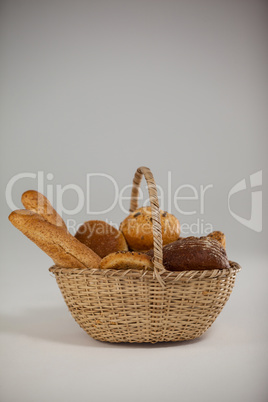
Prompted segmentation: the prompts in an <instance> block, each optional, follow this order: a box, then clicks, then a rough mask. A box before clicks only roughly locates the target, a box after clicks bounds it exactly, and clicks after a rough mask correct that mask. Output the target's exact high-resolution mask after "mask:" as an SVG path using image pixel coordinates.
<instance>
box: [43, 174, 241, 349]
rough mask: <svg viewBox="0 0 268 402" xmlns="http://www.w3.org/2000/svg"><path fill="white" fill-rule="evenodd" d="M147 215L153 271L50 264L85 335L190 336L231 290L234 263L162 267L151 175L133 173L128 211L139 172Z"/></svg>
mask: <svg viewBox="0 0 268 402" xmlns="http://www.w3.org/2000/svg"><path fill="white" fill-rule="evenodd" d="M143 174H144V175H145V178H146V180H147V184H148V189H149V195H150V201H151V207H152V218H153V234H154V272H152V271H136V270H132V269H129V270H113V269H110V270H102V269H91V268H88V269H81V268H59V267H56V266H54V267H51V268H50V271H51V272H52V273H53V274H54V275H55V277H56V280H57V283H58V286H59V288H60V290H61V293H62V295H63V297H64V300H65V302H66V304H67V306H68V308H69V310H70V312H71V314H72V316H73V318H74V319H75V320H76V322H77V323H78V324H79V325H80V326H81V328H83V329H84V330H85V331H86V332H87V333H88V334H89V335H90V336H92V337H93V338H95V339H97V340H100V341H108V342H138V343H141V342H151V343H156V342H168V341H183V340H189V339H195V338H197V337H199V336H201V335H202V334H203V333H204V332H205V331H206V330H207V329H208V328H209V327H210V326H211V324H212V323H213V322H214V321H215V319H216V318H217V316H218V315H219V313H220V312H221V310H222V308H223V307H224V305H225V303H226V302H227V300H228V299H229V297H230V294H231V292H232V289H233V286H234V283H235V278H236V274H237V272H238V271H239V270H240V269H241V268H240V266H239V265H238V264H237V263H234V262H230V265H231V268H230V269H224V270H217V269H215V270H205V271H198V270H196V271H182V272H169V271H166V270H165V269H164V267H163V264H162V258H163V255H162V234H161V225H160V215H159V205H158V198H157V192H156V186H155V183H154V179H153V175H152V173H151V172H150V170H149V169H148V168H139V169H138V170H137V172H136V174H135V177H134V181H133V189H132V200H131V206H130V211H133V210H135V209H137V195H138V189H139V185H140V182H141V178H142V175H143Z"/></svg>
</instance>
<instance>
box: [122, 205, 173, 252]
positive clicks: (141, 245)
mask: <svg viewBox="0 0 268 402" xmlns="http://www.w3.org/2000/svg"><path fill="white" fill-rule="evenodd" d="M160 219H161V227H162V237H163V244H164V245H165V244H168V243H171V242H173V241H175V240H177V239H178V238H179V236H180V223H179V221H178V219H177V218H176V217H175V216H174V215H171V214H169V213H168V212H164V211H161V210H160ZM120 230H121V231H122V232H123V235H124V236H125V239H126V241H127V243H128V246H129V248H130V249H131V250H135V251H141V252H144V251H148V250H150V249H151V248H152V247H153V223H152V212H151V207H142V208H139V209H137V210H136V211H134V212H132V213H131V214H130V215H129V216H128V217H127V218H126V219H125V220H124V221H123V222H122V223H121V225H120Z"/></svg>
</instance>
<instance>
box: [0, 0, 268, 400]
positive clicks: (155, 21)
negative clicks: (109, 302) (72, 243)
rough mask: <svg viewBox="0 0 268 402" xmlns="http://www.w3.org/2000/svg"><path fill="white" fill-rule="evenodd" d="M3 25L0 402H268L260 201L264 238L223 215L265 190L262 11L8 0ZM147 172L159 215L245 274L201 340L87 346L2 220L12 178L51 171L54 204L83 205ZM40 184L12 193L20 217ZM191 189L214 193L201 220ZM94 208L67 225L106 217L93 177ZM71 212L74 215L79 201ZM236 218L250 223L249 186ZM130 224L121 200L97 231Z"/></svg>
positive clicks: (235, 4)
mask: <svg viewBox="0 0 268 402" xmlns="http://www.w3.org/2000/svg"><path fill="white" fill-rule="evenodd" d="M0 18H1V21H0V40H1V43H0V45H1V50H0V51H1V74H0V79H1V88H2V90H1V105H0V106H1V107H0V114H1V150H0V162H1V184H2V188H3V191H2V194H1V218H2V220H1V222H2V224H1V285H0V286H1V293H0V314H1V334H0V336H1V338H0V339H1V374H0V385H1V386H0V389H1V391H0V399H1V401H4V402H9V401H12V402H14V401H18V400H20V401H22V402H24V401H25V402H26V401H27V402H29V401H49V402H53V401H59V400H65V401H67V402H68V401H73V400H77V401H88V400H91V401H106V400H109V401H136V400H140V401H145V400H146V401H151V400H152V401H155V402H156V401H163V400H165V401H171V402H172V401H178V400H181V401H195V400H199V401H206V402H209V401H215V400H217V401H226V400H229V401H243V402H247V401H252V400H255V401H266V400H267V398H268V389H267V381H266V372H267V332H268V331H267V330H268V328H267V322H266V316H267V313H266V312H267V291H266V281H267V250H266V248H267V227H266V225H265V222H266V217H267V212H266V209H265V206H266V205H267V201H266V190H265V187H264V185H263V186H262V188H261V190H262V191H263V205H264V208H263V229H262V232H254V231H253V230H251V229H249V228H246V227H245V226H243V225H241V224H240V223H239V222H237V221H236V220H235V219H234V218H233V217H232V216H231V214H230V212H229V210H228V204H227V198H228V193H229V191H230V189H231V188H232V187H233V186H234V185H235V184H236V183H237V182H239V181H240V180H242V179H245V180H246V183H247V186H249V176H250V175H251V174H253V173H255V172H257V171H260V170H261V171H262V173H263V184H264V182H265V179H266V172H267V156H266V155H267V128H268V127H267V126H268V124H267V117H266V114H267V104H268V102H267V68H268V55H267V6H266V3H265V2H264V1H249V0H245V1H240V0H233V1H204V0H200V1H192V0H190V1H171V0H170V1H152V0H144V1H139V0H138V1H122V0H121V1H114V0H112V1H82V0H81V1H63V0H56V1H28V0H22V1H16V0H14V1H2V3H1V17H0ZM141 165H146V166H149V167H150V168H151V169H152V171H153V173H154V175H155V178H156V181H157V183H158V184H159V185H160V186H161V187H162V188H163V191H164V203H165V205H164V209H167V208H168V205H169V202H170V203H171V208H170V211H171V212H172V213H174V214H175V215H176V216H178V218H179V220H180V222H181V223H188V224H189V225H191V224H197V223H198V222H199V224H200V222H203V224H204V225H205V224H210V225H212V227H213V229H215V230H222V231H224V233H225V234H226V236H227V252H228V256H229V258H230V259H231V260H235V261H237V262H239V263H240V264H241V266H242V268H243V269H242V271H241V273H239V274H238V278H237V282H236V285H235V288H234V291H233V294H232V295H231V298H230V301H229V302H228V303H227V305H226V307H225V308H224V310H223V312H222V313H221V315H220V316H219V317H218V319H217V320H216V322H215V324H213V326H212V327H211V329H209V330H208V331H207V333H206V334H205V335H204V336H203V337H201V338H200V339H198V340H196V341H192V342H186V343H179V344H166V345H147V346H146V345H109V344H104V343H100V342H97V341H94V340H92V339H91V338H90V337H89V336H88V335H87V334H86V333H84V332H83V331H82V330H81V329H80V328H79V326H78V325H77V324H76V323H75V322H74V320H73V319H72V317H71V316H70V314H69V312H68V310H67V307H66V306H65V304H64V302H63V299H62V297H61V294H60V291H59V289H58V288H57V285H56V282H55V279H54V278H53V277H52V276H51V275H50V274H49V272H48V268H49V266H50V265H51V264H52V262H51V260H50V259H49V258H48V257H47V256H46V255H45V254H43V253H42V252H41V251H40V250H39V249H38V248H37V247H36V246H35V245H33V244H32V243H31V242H30V241H29V240H28V239H26V238H25V237H24V236H23V235H22V234H21V233H19V232H18V231H17V230H16V229H15V228H14V227H12V225H11V224H10V223H9V221H8V219H7V217H8V215H9V213H10V212H11V209H10V206H9V205H8V203H7V202H6V195H5V189H6V186H7V185H8V183H9V181H10V179H12V177H14V175H17V174H19V173H25V172H26V173H32V174H36V173H37V172H38V171H40V172H43V173H44V176H45V187H44V193H45V194H46V195H49V193H48V189H49V188H50V190H53V194H52V193H50V195H51V197H50V200H51V201H52V202H53V204H54V205H56V203H57V194H56V188H57V187H56V186H57V185H58V186H64V185H67V184H76V185H77V186H79V187H80V188H81V190H82V191H83V192H84V193H85V192H86V190H87V189H86V175H87V174H88V173H104V174H106V175H111V176H112V177H113V179H114V180H115V181H116V183H117V184H118V187H119V189H122V188H123V187H124V186H126V185H129V184H130V183H131V181H132V177H133V175H134V172H135V170H136V168H137V167H138V166H141ZM169 172H170V173H169ZM49 173H52V174H53V177H52V179H51V180H49V179H48V178H47V175H48V174H49ZM169 174H171V176H172V184H171V195H172V198H170V197H169V193H168V175H169ZM37 184H38V183H37V181H36V180H34V179H26V178H25V179H22V180H20V181H18V182H17V183H16V184H15V185H14V187H13V191H12V199H13V201H14V203H15V204H16V207H18V208H21V207H22V206H21V204H20V197H21V194H22V192H24V191H26V190H28V189H31V188H33V189H37ZM48 184H49V185H50V187H48V186H47V185H48ZM183 184H190V185H191V186H194V187H195V188H196V189H197V190H198V191H199V189H200V186H201V185H204V186H206V185H212V186H213V188H211V189H210V190H209V191H208V192H207V194H206V199H205V211H204V213H202V211H201V210H200V199H198V200H189V201H187V202H182V203H181V204H180V205H181V209H182V210H184V211H186V212H187V211H188V212H189V211H190V212H191V211H192V212H194V213H193V214H192V215H185V214H182V213H181V212H179V211H178V210H177V209H176V206H175V204H174V198H173V197H174V194H175V191H176V189H177V188H178V187H179V186H180V185H183ZM145 194H146V193H145ZM181 195H187V193H183V194H181ZM188 195H192V193H190V194H189V193H188ZM90 199H91V201H90V202H91V213H88V212H87V211H86V206H85V205H84V206H83V208H82V209H81V211H80V212H79V213H78V214H75V215H72V214H70V215H68V214H67V213H63V217H64V219H65V220H67V219H69V218H73V219H75V221H76V224H78V223H81V222H83V221H85V220H88V219H94V218H95V219H96V216H95V215H94V214H93V213H92V212H93V211H97V210H99V211H100V210H101V209H103V208H106V207H107V206H109V205H111V203H112V202H113V199H114V196H113V186H112V185H111V182H109V180H105V179H103V178H100V177H98V178H95V181H94V183H93V182H92V187H91V188H90ZM127 204H128V202H127V201H125V202H124V206H125V208H127V206H128V205H127ZM64 205H65V207H66V208H69V209H71V208H74V207H75V206H76V205H77V197H76V194H75V192H74V191H68V192H67V191H66V192H65V194H64ZM231 207H232V210H233V211H234V212H235V213H236V214H238V215H239V216H243V217H245V218H246V219H249V218H250V214H251V193H250V188H249V187H248V189H247V190H245V191H244V192H241V193H240V194H237V195H236V196H235V197H234V198H233V200H232V204H231ZM125 216H126V213H125V212H124V211H122V209H121V208H120V204H119V203H118V202H117V204H116V206H115V208H113V209H112V210H111V211H109V212H108V213H106V214H102V215H99V216H98V217H97V219H108V220H109V221H112V222H113V223H114V224H119V223H120V221H121V220H122V219H124V217H125ZM197 226H198V225H197ZM203 232H204V228H202V227H201V226H200V225H199V227H198V233H197V234H200V235H202V234H203ZM188 234H190V233H185V235H188Z"/></svg>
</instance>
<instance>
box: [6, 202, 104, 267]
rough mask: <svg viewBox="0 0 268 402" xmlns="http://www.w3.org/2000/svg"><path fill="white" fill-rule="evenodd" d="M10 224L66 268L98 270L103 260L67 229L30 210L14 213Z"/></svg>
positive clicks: (57, 263) (10, 218) (10, 216)
mask: <svg viewBox="0 0 268 402" xmlns="http://www.w3.org/2000/svg"><path fill="white" fill-rule="evenodd" d="M9 220H10V222H11V223H12V224H13V225H14V226H15V227H16V228H17V229H19V230H20V231H21V232H22V233H23V234H24V235H25V236H27V237H28V238H29V239H30V240H32V241H33V242H34V243H35V244H36V245H37V246H38V247H40V248H41V249H42V250H43V251H44V252H45V253H46V254H47V255H49V256H50V257H51V258H52V260H53V261H54V263H55V264H56V265H58V266H60V267H66V268H98V267H99V265H100V261H101V258H100V257H99V256H98V255H97V254H95V253H94V252H93V251H92V250H90V249H89V248H88V247H87V246H85V245H84V244H82V243H81V242H80V241H78V240H77V239H75V238H74V237H73V236H72V235H71V234H70V233H69V232H66V230H65V228H63V227H60V226H56V225H53V224H52V223H50V222H48V221H47V220H45V219H44V218H43V217H42V216H40V215H39V214H36V213H35V212H32V211H28V210H24V209H22V210H17V211H13V212H12V213H11V214H10V215H9Z"/></svg>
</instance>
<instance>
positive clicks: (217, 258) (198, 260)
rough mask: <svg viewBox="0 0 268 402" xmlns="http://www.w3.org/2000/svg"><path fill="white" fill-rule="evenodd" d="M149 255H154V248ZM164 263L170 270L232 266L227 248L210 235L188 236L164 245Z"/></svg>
mask: <svg viewBox="0 0 268 402" xmlns="http://www.w3.org/2000/svg"><path fill="white" fill-rule="evenodd" d="M147 255H149V257H153V250H150V251H149V252H148V253H147ZM163 265H164V267H165V268H166V269H167V270H168V271H185V270H205V269H224V268H230V265H229V261H228V258H227V255H226V251H225V249H224V248H223V247H222V245H221V244H220V243H219V242H218V241H217V240H213V239H210V238H208V237H201V238H197V237H193V236H191V237H186V238H183V239H180V240H177V241H175V242H173V243H170V244H168V245H166V246H165V247H163Z"/></svg>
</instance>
